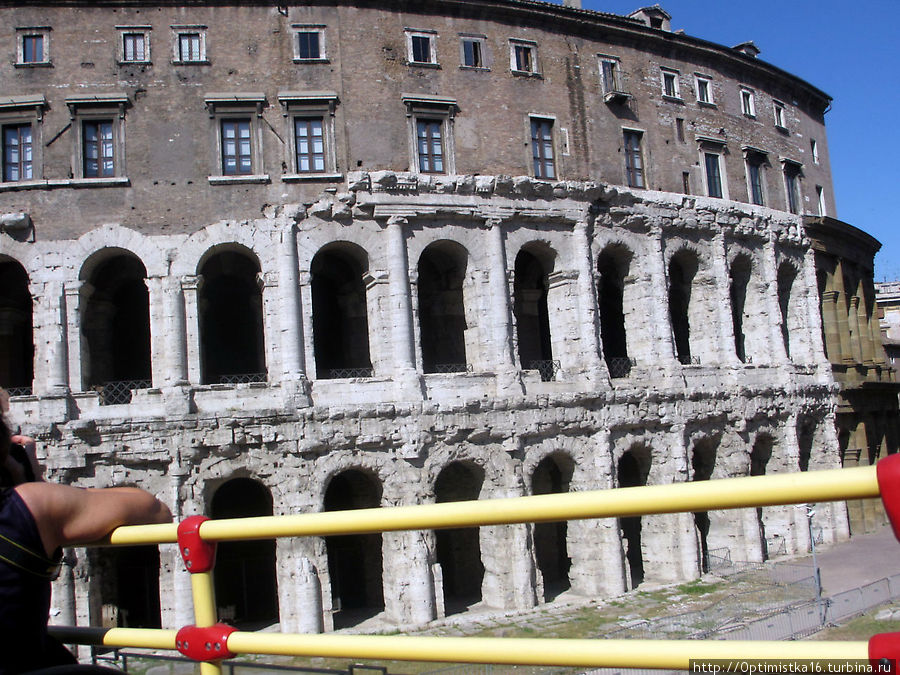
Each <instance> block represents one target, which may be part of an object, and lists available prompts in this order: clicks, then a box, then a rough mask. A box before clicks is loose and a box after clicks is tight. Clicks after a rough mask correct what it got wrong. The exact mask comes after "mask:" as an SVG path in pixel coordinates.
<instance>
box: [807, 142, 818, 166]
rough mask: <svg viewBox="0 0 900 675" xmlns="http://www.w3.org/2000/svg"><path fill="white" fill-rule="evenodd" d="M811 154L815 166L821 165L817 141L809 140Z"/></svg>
mask: <svg viewBox="0 0 900 675" xmlns="http://www.w3.org/2000/svg"><path fill="white" fill-rule="evenodd" d="M809 152H810V154H811V155H812V161H813V164H818V163H819V146H818V145H817V144H816V139H815V138H811V139H809Z"/></svg>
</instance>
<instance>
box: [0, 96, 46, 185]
mask: <svg viewBox="0 0 900 675" xmlns="http://www.w3.org/2000/svg"><path fill="white" fill-rule="evenodd" d="M46 107H47V101H46V100H45V99H44V96H43V94H38V95H36V96H8V97H2V98H0V129H2V128H3V127H7V126H14V125H15V126H18V125H24V124H30V125H31V178H25V179H20V180H17V181H7V182H4V181H3V172H2V171H0V185H2V186H8V187H13V188H14V187H19V186H22V185H27V184H28V183H32V182H40V181H41V179H42V177H43V159H44V156H43V148H44V144H43V124H42V122H43V119H44V109H45V108H46ZM2 152H3V148H2V138H0V165H2V163H3V161H4V159H5V157H4V156H3V154H2ZM2 168H3V167H2V166H0V169H2Z"/></svg>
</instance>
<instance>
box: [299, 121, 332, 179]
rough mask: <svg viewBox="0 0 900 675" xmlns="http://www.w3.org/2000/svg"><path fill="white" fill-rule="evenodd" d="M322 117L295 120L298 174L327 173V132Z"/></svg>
mask: <svg viewBox="0 0 900 675" xmlns="http://www.w3.org/2000/svg"><path fill="white" fill-rule="evenodd" d="M324 126H325V125H324V124H323V120H322V118H321V117H296V118H294V139H295V143H296V145H297V173H323V172H324V171H325V130H324Z"/></svg>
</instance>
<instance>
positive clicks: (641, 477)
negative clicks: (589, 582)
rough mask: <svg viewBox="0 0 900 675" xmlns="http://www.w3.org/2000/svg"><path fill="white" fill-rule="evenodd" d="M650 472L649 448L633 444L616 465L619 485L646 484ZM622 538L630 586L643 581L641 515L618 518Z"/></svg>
mask: <svg viewBox="0 0 900 675" xmlns="http://www.w3.org/2000/svg"><path fill="white" fill-rule="evenodd" d="M649 474H650V449H649V448H646V447H644V446H635V447H633V448H631V449H629V450H628V451H626V452H624V453H622V456H621V457H620V458H619V462H618V465H617V473H616V475H617V478H618V483H619V487H621V488H627V487H638V486H642V485H646V484H647V477H648V476H649ZM619 527H620V528H621V531H622V539H623V540H624V541H625V562H626V563H627V566H628V578H629V580H630V582H631V586H630V588H632V589H633V588H636V587H637V586H639V585H640V584H642V583H643V581H644V554H643V550H642V547H643V542H642V541H641V516H628V517H626V518H619Z"/></svg>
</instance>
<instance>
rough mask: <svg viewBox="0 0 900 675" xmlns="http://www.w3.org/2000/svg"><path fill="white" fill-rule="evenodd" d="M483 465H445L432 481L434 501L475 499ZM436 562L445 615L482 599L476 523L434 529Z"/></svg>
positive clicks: (480, 563) (482, 479) (480, 564)
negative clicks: (441, 584)
mask: <svg viewBox="0 0 900 675" xmlns="http://www.w3.org/2000/svg"><path fill="white" fill-rule="evenodd" d="M483 482H484V469H482V468H481V467H479V466H477V465H475V464H472V463H469V462H465V463H464V462H453V463H452V464H449V465H448V466H446V467H444V469H443V470H442V471H441V473H440V474H439V475H438V477H437V481H436V482H435V485H434V497H435V501H436V502H437V503H443V502H458V501H469V500H474V499H478V496H479V495H480V493H481V485H482V483H483ZM434 536H435V544H436V547H437V562H438V564H439V565H440V566H441V571H442V573H443V580H444V608H445V612H446V614H447V615H450V614H457V613H459V612H462V611H465V610H466V609H467V608H468V607H470V606H471V605H474V604H476V603H478V602H481V582H482V580H483V579H484V565H483V564H482V562H481V543H480V537H479V530H478V528H477V527H467V528H460V529H451V530H437V531H436V532H435V533H434Z"/></svg>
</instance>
